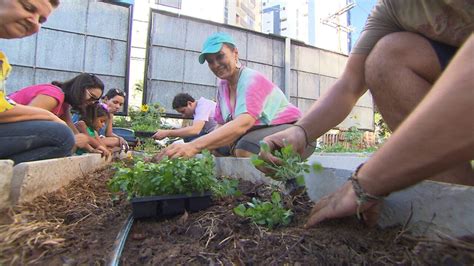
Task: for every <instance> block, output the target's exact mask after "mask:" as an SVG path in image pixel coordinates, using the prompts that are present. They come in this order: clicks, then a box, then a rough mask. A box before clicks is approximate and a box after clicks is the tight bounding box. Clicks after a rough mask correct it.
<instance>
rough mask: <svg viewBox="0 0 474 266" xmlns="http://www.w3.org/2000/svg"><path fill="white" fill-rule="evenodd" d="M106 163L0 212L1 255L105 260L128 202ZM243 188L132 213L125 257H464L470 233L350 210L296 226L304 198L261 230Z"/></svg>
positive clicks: (55, 261)
mask: <svg viewBox="0 0 474 266" xmlns="http://www.w3.org/2000/svg"><path fill="white" fill-rule="evenodd" d="M112 175H113V171H112V170H111V169H107V170H103V171H99V172H96V173H94V174H91V175H88V176H86V177H83V178H79V179H77V180H75V181H74V182H72V183H71V184H70V185H69V186H67V187H66V188H64V189H61V190H59V191H57V192H55V193H50V194H47V195H45V196H43V197H40V198H37V199H36V200H35V201H34V202H33V203H30V204H25V205H23V206H19V207H17V208H15V209H12V210H10V211H9V212H8V213H0V216H1V217H2V219H0V264H4V265H8V264H14V265H24V264H27V263H33V264H41V265H83V264H94V265H95V264H98V265H104V264H106V263H107V261H108V259H109V255H110V252H111V249H112V245H113V242H114V240H115V238H116V236H117V234H118V231H119V229H120V227H121V226H122V225H123V223H124V222H125V219H126V217H127V216H128V214H129V213H130V212H131V210H130V205H129V204H128V202H127V201H125V200H123V199H122V200H118V201H112V200H111V195H110V193H109V191H108V189H107V186H106V183H107V181H108V180H109V179H110V177H111V176H112ZM239 189H240V190H241V191H242V192H244V195H243V196H240V197H237V198H228V199H223V200H219V201H215V202H214V205H213V206H212V207H210V208H209V209H207V210H205V211H202V212H198V213H189V214H185V215H182V216H178V217H173V218H169V219H147V220H140V221H136V222H135V224H134V226H133V228H132V230H131V233H130V235H129V238H128V241H127V244H126V246H125V249H124V253H123V255H122V260H121V263H122V264H123V265H156V264H160V265H161V264H162V265H175V264H215V263H219V264H226V265H230V264H284V263H290V264H298V263H300V264H311V265H313V264H346V263H351V264H353V263H356V264H454V265H457V264H467V265H472V264H473V263H474V244H473V243H474V241H473V239H468V238H466V239H464V241H460V240H456V241H447V240H445V241H441V242H434V241H428V240H426V239H415V238H413V237H411V236H409V235H407V234H406V233H403V234H401V233H400V231H401V228H400V227H395V228H389V229H385V230H380V229H376V228H375V229H369V228H366V227H365V226H364V225H362V224H361V223H360V222H359V221H358V220H357V219H355V218H347V219H341V220H337V221H329V222H326V223H323V224H321V225H320V226H318V227H317V228H313V229H303V224H304V222H305V221H306V218H307V216H308V212H309V211H310V210H311V206H312V204H311V202H310V201H309V200H308V199H307V198H305V197H299V198H296V199H294V200H293V201H290V200H287V201H286V202H285V203H286V204H287V206H291V208H292V209H293V211H294V213H295V216H294V219H293V221H292V223H291V224H290V226H289V227H283V228H276V229H274V230H268V229H266V228H264V227H260V226H257V225H255V224H254V223H252V222H250V221H249V220H247V219H244V218H241V217H239V216H236V215H235V214H234V213H233V211H232V209H233V208H234V207H235V206H237V205H238V204H239V203H242V202H247V201H250V199H251V197H259V198H263V199H268V196H269V190H268V188H266V187H264V186H258V187H256V186H255V185H253V184H251V183H248V182H241V184H240V188H239Z"/></svg>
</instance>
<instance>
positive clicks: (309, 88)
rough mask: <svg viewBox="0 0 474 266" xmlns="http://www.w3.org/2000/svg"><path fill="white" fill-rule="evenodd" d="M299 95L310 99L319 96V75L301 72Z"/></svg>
mask: <svg viewBox="0 0 474 266" xmlns="http://www.w3.org/2000/svg"><path fill="white" fill-rule="evenodd" d="M298 96H299V97H304V98H310V99H317V98H319V75H316V74H310V73H306V72H299V73H298Z"/></svg>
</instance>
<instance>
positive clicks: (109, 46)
mask: <svg viewBox="0 0 474 266" xmlns="http://www.w3.org/2000/svg"><path fill="white" fill-rule="evenodd" d="M86 55H87V56H86V58H85V60H86V62H85V67H84V71H85V72H89V73H97V74H110V75H117V76H125V70H126V67H127V65H126V63H127V43H126V42H123V41H117V40H111V39H103V38H96V37H92V36H87V38H86Z"/></svg>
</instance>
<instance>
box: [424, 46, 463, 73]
mask: <svg viewBox="0 0 474 266" xmlns="http://www.w3.org/2000/svg"><path fill="white" fill-rule="evenodd" d="M427 40H428V41H429V42H430V44H431V47H433V50H434V51H435V53H436V55H437V56H438V61H439V65H440V66H441V71H443V70H444V69H446V67H447V66H448V64H449V62H450V61H451V59H453V57H454V55H455V54H456V52H457V51H458V49H459V47H454V46H451V45H448V44H444V43H441V42H437V41H433V40H430V39H427Z"/></svg>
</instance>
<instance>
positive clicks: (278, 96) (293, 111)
mask: <svg viewBox="0 0 474 266" xmlns="http://www.w3.org/2000/svg"><path fill="white" fill-rule="evenodd" d="M235 101H236V102H235V110H232V108H231V105H230V98H229V83H228V81H227V80H220V82H219V85H218V88H217V106H216V113H215V117H214V118H215V120H216V121H217V123H219V124H224V123H225V122H228V121H230V120H231V119H233V118H235V117H237V116H238V115H240V114H249V115H251V116H252V117H253V118H255V119H256V121H255V124H254V126H258V125H281V124H287V123H293V122H295V121H296V120H298V119H299V118H300V117H301V115H302V114H301V111H300V110H299V109H298V107H296V106H294V105H293V104H291V103H290V102H288V99H287V98H286V96H285V94H284V93H283V92H282V91H281V90H280V88H278V87H277V86H276V85H275V84H273V83H272V82H271V81H269V80H268V79H267V78H266V77H265V76H263V75H262V74H261V73H259V72H257V71H255V70H253V69H250V68H248V67H245V68H243V69H242V70H241V73H240V77H239V81H238V83H237V94H236V100H235Z"/></svg>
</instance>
